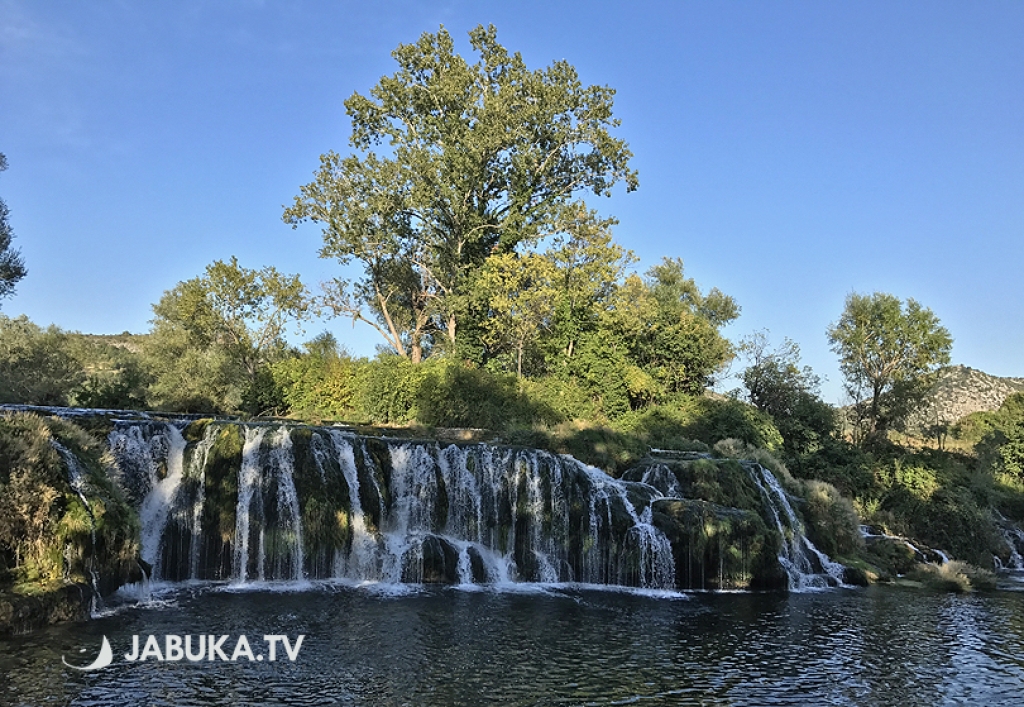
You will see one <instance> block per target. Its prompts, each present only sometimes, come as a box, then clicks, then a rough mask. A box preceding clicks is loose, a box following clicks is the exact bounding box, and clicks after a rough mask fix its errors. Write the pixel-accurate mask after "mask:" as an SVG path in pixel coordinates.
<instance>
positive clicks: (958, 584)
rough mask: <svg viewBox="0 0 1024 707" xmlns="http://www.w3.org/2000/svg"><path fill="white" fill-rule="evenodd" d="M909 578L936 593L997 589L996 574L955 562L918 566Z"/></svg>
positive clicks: (961, 592) (960, 592)
mask: <svg viewBox="0 0 1024 707" xmlns="http://www.w3.org/2000/svg"><path fill="white" fill-rule="evenodd" d="M909 578H910V579H911V580H913V581H916V582H921V583H923V584H924V585H925V586H927V587H929V588H931V589H934V590H936V591H941V592H953V593H955V594H963V593H966V592H971V591H976V590H980V591H991V590H993V589H995V588H996V576H995V575H994V574H992V573H991V572H989V571H988V570H983V569H981V568H979V567H975V566H973V565H969V564H967V563H966V562H957V561H955V560H954V561H953V562H946V563H943V564H941V565H916V566H915V567H914V570H913V572H911V573H910V576H909Z"/></svg>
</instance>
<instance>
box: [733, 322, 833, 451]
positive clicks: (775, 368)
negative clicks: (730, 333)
mask: <svg viewBox="0 0 1024 707" xmlns="http://www.w3.org/2000/svg"><path fill="white" fill-rule="evenodd" d="M740 351H741V352H742V353H743V354H744V355H745V357H746V358H747V359H748V360H749V361H750V365H749V366H747V368H746V369H745V370H744V371H743V376H742V379H743V385H744V386H745V387H746V389H747V398H748V399H749V400H750V402H751V403H752V404H753V405H754V407H756V408H757V409H758V410H760V411H761V412H763V413H766V414H767V415H770V416H771V418H772V420H773V421H774V422H775V426H776V427H777V428H778V430H779V433H780V434H781V435H782V440H783V445H782V448H783V451H784V453H785V455H786V457H787V458H789V459H797V458H799V457H800V456H803V455H808V454H813V453H814V452H816V451H818V450H820V449H821V448H822V447H823V446H824V445H826V444H828V443H829V441H830V439H831V437H832V435H833V433H834V432H835V431H836V427H837V425H836V412H835V409H834V408H833V407H832V406H831V405H829V404H828V403H825V402H824V401H822V400H821V399H820V398H819V397H818V389H819V385H820V380H819V378H818V377H817V376H816V375H814V372H813V371H812V370H811V369H810V368H809V367H807V366H804V367H801V366H800V347H799V346H797V345H796V344H795V343H794V342H792V341H790V340H789V339H786V340H785V341H784V342H783V344H782V345H781V346H780V347H779V348H777V349H774V350H770V349H769V347H768V338H767V334H766V333H764V332H759V333H757V334H754V335H752V336H750V337H748V338H746V339H745V340H744V341H743V342H742V343H741V345H740Z"/></svg>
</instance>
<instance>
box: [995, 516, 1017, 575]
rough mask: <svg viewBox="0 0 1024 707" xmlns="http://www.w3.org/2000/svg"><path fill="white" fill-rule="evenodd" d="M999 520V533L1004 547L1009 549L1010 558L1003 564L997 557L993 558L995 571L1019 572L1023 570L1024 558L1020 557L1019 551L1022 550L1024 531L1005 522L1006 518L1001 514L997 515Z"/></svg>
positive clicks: (1007, 521)
mask: <svg viewBox="0 0 1024 707" xmlns="http://www.w3.org/2000/svg"><path fill="white" fill-rule="evenodd" d="M997 516H998V520H999V531H1000V533H1002V536H1003V541H1004V542H1005V543H1006V546H1007V547H1008V548H1009V549H1010V557H1009V559H1008V560H1007V561H1006V564H1003V562H1002V560H1000V559H999V558H998V557H994V556H993V558H992V559H993V562H994V564H995V568H996V569H997V570H1013V571H1021V570H1024V556H1022V555H1021V551H1022V550H1024V530H1021V529H1020V528H1018V527H1017V526H1016V525H1014V524H1013V523H1012V522H1010V521H1009V520H1007V518H1006V516H1004V515H1003V514H1001V513H997Z"/></svg>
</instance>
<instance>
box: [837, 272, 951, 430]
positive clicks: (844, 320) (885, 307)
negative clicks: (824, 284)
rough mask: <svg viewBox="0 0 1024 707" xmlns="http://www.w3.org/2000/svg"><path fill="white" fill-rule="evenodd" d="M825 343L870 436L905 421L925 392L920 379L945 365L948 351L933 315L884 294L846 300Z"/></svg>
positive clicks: (944, 334)
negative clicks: (827, 342)
mask: <svg viewBox="0 0 1024 707" xmlns="http://www.w3.org/2000/svg"><path fill="white" fill-rule="evenodd" d="M828 340H829V343H830V344H831V347H832V350H833V351H834V352H835V353H837V354H839V367H840V370H842V372H843V376H844V378H845V379H846V382H845V387H846V391H847V394H849V395H850V397H851V398H852V399H853V400H854V401H855V402H854V406H853V411H854V412H855V413H856V415H857V418H858V421H859V422H860V423H861V424H862V426H863V428H864V432H866V433H867V434H868V435H869V436H874V435H879V434H884V433H885V431H886V430H888V429H890V428H898V427H899V426H900V425H901V424H902V423H903V422H904V421H905V419H906V417H907V415H908V414H909V412H910V411H911V408H912V407H913V405H914V404H915V402H917V401H918V400H920V397H921V395H922V394H923V392H924V390H925V389H926V378H925V376H927V374H929V373H931V372H933V371H934V370H935V369H936V368H938V367H939V366H942V365H944V364H947V363H949V353H950V350H951V349H952V347H953V339H952V337H950V335H949V331H948V330H947V329H946V328H945V327H944V326H942V325H941V324H940V323H939V318H938V317H937V316H935V314H934V313H933V312H932V310H930V309H928V308H927V307H923V306H922V305H921V304H920V303H918V302H917V301H916V300H914V299H908V300H907V301H906V303H905V304H904V303H903V302H902V301H901V300H900V299H899V298H898V297H895V296H894V295H890V294H886V293H883V292H875V293H874V294H871V295H859V294H856V293H854V294H851V295H850V296H849V297H847V298H846V307H845V308H844V309H843V313H842V316H840V317H839V321H837V322H836V323H835V324H833V325H832V326H830V327H829V329H828Z"/></svg>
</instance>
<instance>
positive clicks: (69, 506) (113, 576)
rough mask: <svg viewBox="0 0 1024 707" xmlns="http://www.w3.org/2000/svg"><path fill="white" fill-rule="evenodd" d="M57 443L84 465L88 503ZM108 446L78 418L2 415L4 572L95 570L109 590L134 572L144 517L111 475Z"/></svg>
mask: <svg viewBox="0 0 1024 707" xmlns="http://www.w3.org/2000/svg"><path fill="white" fill-rule="evenodd" d="M54 442H59V443H60V444H62V445H63V446H64V447H66V448H67V449H68V450H69V451H70V452H71V453H72V454H74V456H75V457H76V459H77V460H78V462H79V463H80V465H81V468H82V469H83V472H84V473H83V478H82V488H81V490H82V493H83V494H84V495H85V496H86V499H87V500H88V504H89V507H88V508H86V507H85V506H84V505H83V503H82V501H81V499H80V498H79V496H78V494H77V493H76V492H75V490H74V489H72V487H71V485H70V483H69V482H68V473H69V472H68V470H67V468H66V464H65V461H64V460H63V459H62V458H61V455H60V454H58V452H57V450H56V449H55V447H54V444H53V443H54ZM100 449H101V445H100V444H99V443H98V442H97V441H96V440H95V439H93V438H92V437H90V436H89V435H88V434H86V433H85V432H84V431H83V430H81V429H80V428H78V427H76V426H75V425H72V424H71V423H68V422H64V421H61V420H58V419H56V418H42V417H39V416H37V415H31V414H3V415H0V574H3V573H4V572H7V573H9V578H11V579H14V580H15V581H20V582H36V583H43V584H46V583H52V582H58V581H60V580H62V579H72V580H74V581H79V582H82V581H87V577H88V570H89V569H90V568H92V569H95V570H96V571H97V572H98V574H99V575H100V577H101V581H102V586H101V588H102V589H104V590H105V591H111V590H112V589H114V588H116V587H117V586H118V585H119V584H121V583H123V582H124V581H125V580H126V578H127V577H128V576H129V574H131V572H132V571H133V570H134V568H135V561H136V558H137V555H138V533H139V526H138V518H137V517H136V515H135V513H134V511H132V509H131V508H130V506H129V505H128V504H127V502H126V501H125V499H124V497H123V495H122V494H121V492H120V490H119V489H118V488H117V487H115V486H114V485H113V484H112V483H111V481H110V480H109V479H108V477H107V475H106V474H105V472H104V466H103V462H102V460H101V458H100ZM94 527H95V533H96V544H95V546H93V543H92V532H93V528H94Z"/></svg>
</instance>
